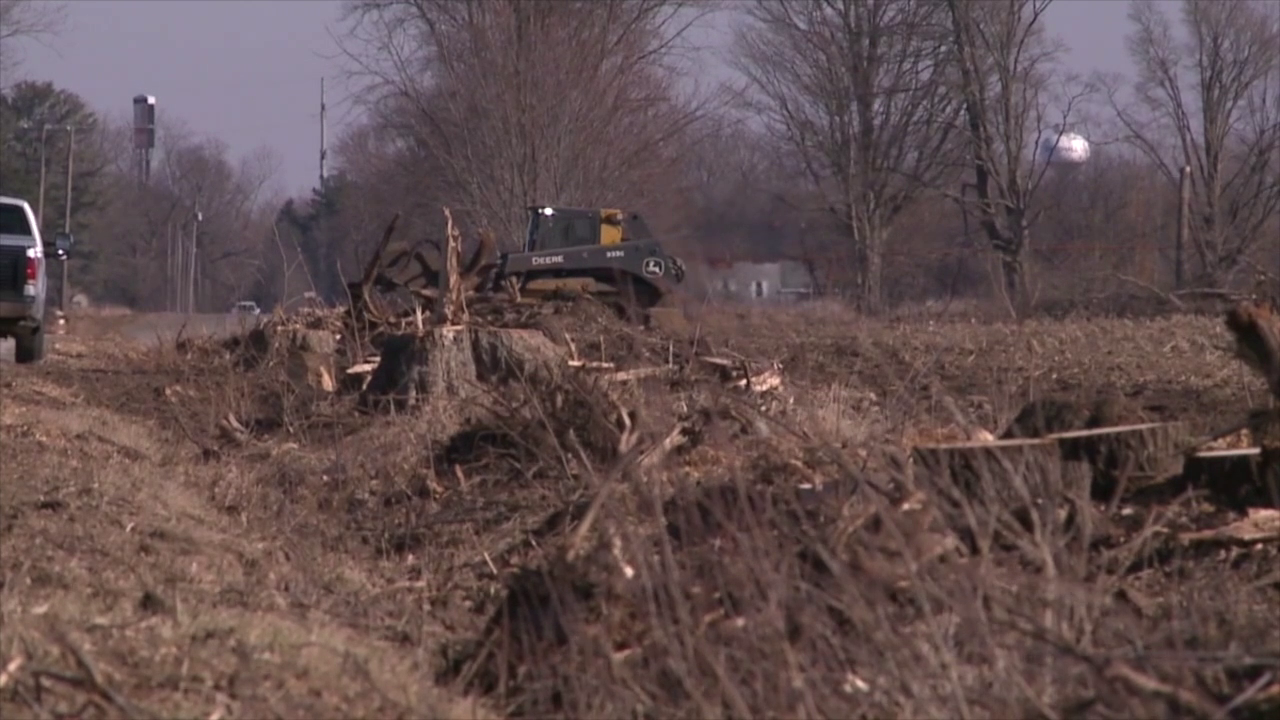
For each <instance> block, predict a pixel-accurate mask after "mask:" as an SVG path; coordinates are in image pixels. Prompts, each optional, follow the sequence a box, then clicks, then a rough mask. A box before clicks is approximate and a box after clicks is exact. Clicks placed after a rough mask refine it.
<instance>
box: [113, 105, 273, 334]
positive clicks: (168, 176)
mask: <svg viewBox="0 0 1280 720" xmlns="http://www.w3.org/2000/svg"><path fill="white" fill-rule="evenodd" d="M115 132H116V134H118V135H119V136H120V137H125V138H127V137H128V135H127V132H128V131H127V126H125V125H124V124H123V123H122V124H121V127H119V128H117V130H116V131H115ZM117 147H127V144H126V143H120V144H119V145H118V146H117ZM158 151H159V152H158V157H157V167H156V172H155V173H154V174H153V175H152V178H151V183H150V184H149V185H147V186H146V187H139V186H138V184H137V182H136V180H135V179H134V172H133V169H132V167H131V166H130V164H129V162H128V159H127V157H126V156H127V152H120V153H119V154H120V157H119V158H117V163H116V172H115V173H113V178H112V180H113V181H112V183H111V187H110V188H109V189H108V195H109V196H108V198H107V202H104V203H103V206H104V211H103V212H102V213H101V215H99V216H98V217H97V218H95V221H94V227H95V230H94V241H93V251H94V253H95V259H96V261H97V263H96V266H95V268H94V269H93V272H92V274H91V276H90V277H89V278H87V281H88V287H89V288H90V289H91V290H93V291H95V292H96V293H97V294H98V295H99V296H100V297H102V298H104V299H109V300H111V301H114V302H122V303H125V304H128V305H130V306H133V307H138V308H151V309H159V308H165V307H166V306H170V305H171V304H172V302H173V301H175V300H176V290H177V288H176V286H175V284H174V280H173V277H174V276H176V275H177V274H178V273H179V270H178V267H177V262H176V260H177V252H178V251H177V246H178V244H179V240H180V241H181V243H182V246H183V250H182V252H183V253H188V252H190V251H189V248H190V246H191V238H192V234H193V232H196V233H197V235H196V247H197V251H196V253H195V257H196V269H195V274H196V278H197V283H196V298H195V299H196V303H197V307H198V308H200V309H204V310H208V309H210V308H221V307H222V306H223V305H224V304H229V303H230V302H231V301H232V300H233V299H238V295H239V293H241V292H242V291H243V290H244V289H245V288H246V287H248V286H249V285H251V284H252V283H253V282H254V281H255V280H256V279H257V265H258V263H259V262H260V260H261V258H262V256H263V255H264V253H266V252H276V250H275V247H274V245H268V246H266V247H265V248H264V243H268V242H270V240H269V238H270V236H271V233H270V220H271V216H272V214H273V213H274V207H273V206H272V204H271V203H270V202H268V198H266V197H264V193H265V192H266V190H267V186H268V183H269V181H270V179H271V178H272V176H273V175H274V172H275V168H276V161H275V159H274V158H273V157H272V156H271V155H270V154H269V153H268V152H266V151H262V150H259V151H257V152H254V153H251V154H249V155H247V156H246V157H244V158H242V159H240V160H239V161H236V160H234V159H233V158H231V157H230V154H229V152H228V149H227V147H226V146H225V145H224V144H223V143H221V142H219V141H217V140H213V139H210V138H201V137H198V136H196V135H195V134H193V133H191V132H190V131H189V130H187V129H186V128H184V127H183V126H182V124H181V123H178V122H174V121H166V122H164V123H163V125H162V127H161V128H160V133H159V147H158ZM197 211H198V212H199V213H200V217H201V221H200V222H198V223H197V222H194V220H195V217H196V212H197ZM185 258H186V259H185V260H184V263H186V262H189V258H190V255H185ZM187 267H188V268H189V267H190V266H189V265H188V266H187ZM184 271H185V272H187V273H189V272H190V271H189V270H184ZM140 278H144V279H145V280H144V281H141V282H140V281H139V279H140Z"/></svg>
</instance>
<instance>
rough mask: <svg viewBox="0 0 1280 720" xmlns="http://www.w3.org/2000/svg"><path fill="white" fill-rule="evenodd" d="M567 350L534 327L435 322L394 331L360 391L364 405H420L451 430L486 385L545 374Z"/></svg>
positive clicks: (469, 414)
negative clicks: (419, 330)
mask: <svg viewBox="0 0 1280 720" xmlns="http://www.w3.org/2000/svg"><path fill="white" fill-rule="evenodd" d="M564 362H565V357H564V354H563V352H562V351H561V350H560V349H559V348H558V347H556V346H555V344H554V343H552V342H551V341H550V340H548V339H547V338H546V337H545V336H543V335H542V334H541V333H538V332H536V331H531V330H508V329H499V328H471V327H466V326H461V325H454V326H442V327H433V328H429V329H427V330H426V331H425V332H423V333H422V334H421V335H419V334H404V335H392V336H390V337H388V338H387V339H386V340H385V341H384V342H383V344H382V348H381V353H380V356H379V359H378V365H377V367H375V368H374V370H373V374H372V375H371V376H370V378H369V382H368V384H367V385H366V386H365V389H364V391H363V392H362V393H361V394H360V405H361V407H364V408H366V409H380V410H387V409H395V410H408V409H411V408H412V409H416V410H419V411H421V414H422V415H423V416H424V417H426V418H428V419H430V421H431V422H432V423H434V424H436V425H437V426H438V428H437V429H438V430H439V431H440V434H441V435H442V436H447V435H450V434H452V433H453V432H454V431H456V430H458V429H460V428H461V426H462V425H464V424H465V423H466V422H467V421H468V420H470V419H473V418H474V417H475V416H476V414H477V412H478V411H479V410H480V407H481V404H480V403H479V402H478V400H479V398H480V396H481V395H482V394H483V392H484V390H483V386H484V385H495V384H498V383H501V382H505V381H508V380H512V379H517V378H526V379H527V378H530V377H533V376H537V375H539V374H541V375H544V376H545V374H546V373H547V372H550V371H549V370H544V368H553V367H557V366H561V367H562V366H564Z"/></svg>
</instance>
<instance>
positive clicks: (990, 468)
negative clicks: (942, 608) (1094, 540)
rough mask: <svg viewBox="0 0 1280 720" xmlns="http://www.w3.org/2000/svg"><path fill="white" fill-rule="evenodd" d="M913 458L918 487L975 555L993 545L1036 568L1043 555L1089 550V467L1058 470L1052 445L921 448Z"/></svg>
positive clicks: (1024, 442)
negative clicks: (1020, 554) (1030, 559)
mask: <svg viewBox="0 0 1280 720" xmlns="http://www.w3.org/2000/svg"><path fill="white" fill-rule="evenodd" d="M912 457H913V460H914V463H915V468H916V472H915V477H916V479H917V480H918V481H920V482H921V484H922V485H924V486H925V487H926V488H927V489H928V490H930V491H931V494H932V495H933V496H934V497H935V498H937V500H938V504H939V508H938V509H939V511H940V513H941V515H942V517H943V518H944V519H945V520H946V522H947V524H948V525H950V526H951V528H952V529H953V530H955V531H956V532H957V533H958V534H959V535H960V536H961V537H962V538H965V539H966V540H968V541H969V542H970V543H971V548H972V549H974V550H976V551H977V552H983V553H985V552H988V551H989V549H990V547H991V546H992V544H993V543H995V542H996V541H997V540H1002V541H1003V542H1006V543H1012V544H1013V545H1014V546H1016V547H1018V548H1019V549H1021V550H1022V551H1024V552H1025V553H1028V554H1029V555H1032V556H1035V558H1036V559H1037V560H1039V559H1043V558H1042V556H1043V552H1044V550H1045V549H1046V548H1048V549H1052V550H1056V549H1059V548H1063V547H1066V546H1067V545H1072V546H1074V547H1075V549H1076V550H1080V551H1082V550H1083V549H1084V548H1087V547H1088V543H1089V542H1090V538H1091V534H1092V526H1093V522H1092V507H1091V505H1090V503H1089V486H1090V474H1089V470H1088V466H1087V465H1085V464H1083V463H1079V462H1064V461H1063V458H1062V455H1061V451H1060V449H1059V447H1058V445H1057V444H1056V443H1054V442H1052V441H1049V440H1044V439H1012V440H996V441H992V442H983V443H953V444H946V445H927V446H918V447H916V448H915V449H914V451H913V453H912ZM1037 536H1039V539H1037ZM1073 554H1074V555H1076V556H1077V557H1083V553H1082V552H1076V553H1073Z"/></svg>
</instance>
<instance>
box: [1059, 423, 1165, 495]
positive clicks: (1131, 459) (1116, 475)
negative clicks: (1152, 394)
mask: <svg viewBox="0 0 1280 720" xmlns="http://www.w3.org/2000/svg"><path fill="white" fill-rule="evenodd" d="M1187 437H1188V435H1187V431H1186V427H1185V426H1184V425H1183V424H1182V423H1143V424H1141V425H1118V426H1114V427H1103V428H1097V429H1093V430H1076V431H1073V432H1065V433H1056V434H1053V435H1049V436H1048V437H1047V438H1046V439H1048V440H1052V441H1053V442H1056V443H1057V444H1058V447H1059V448H1061V452H1062V458H1063V459H1064V460H1066V461H1067V462H1083V463H1087V464H1088V465H1089V467H1090V468H1091V469H1092V471H1093V493H1094V495H1095V496H1099V497H1104V498H1108V497H1109V498H1110V499H1111V500H1112V501H1113V505H1114V503H1115V502H1118V501H1119V499H1120V498H1121V497H1123V496H1124V495H1125V494H1126V493H1128V492H1131V491H1133V490H1136V489H1139V488H1142V487H1148V486H1150V485H1155V484H1158V483H1161V482H1164V481H1165V480H1168V479H1169V478H1171V477H1175V476H1177V475H1178V474H1179V473H1180V472H1181V470H1182V465H1181V463H1182V453H1183V450H1184V447H1185V444H1186V441H1187Z"/></svg>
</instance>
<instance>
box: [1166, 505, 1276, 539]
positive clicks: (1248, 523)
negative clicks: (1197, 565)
mask: <svg viewBox="0 0 1280 720" xmlns="http://www.w3.org/2000/svg"><path fill="white" fill-rule="evenodd" d="M1178 539H1179V540H1181V541H1183V542H1187V543H1192V542H1223V543H1231V542H1237V543H1243V544H1246V545H1251V544H1253V543H1259V542H1275V541H1277V540H1280V510H1275V509H1273V508H1249V511H1248V514H1247V515H1246V516H1245V518H1244V519H1243V520H1238V521H1236V522H1233V523H1231V524H1230V525H1224V526H1223V527H1219V528H1213V529H1212V530H1201V531H1198V532H1185V533H1180V534H1179V535H1178Z"/></svg>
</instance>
